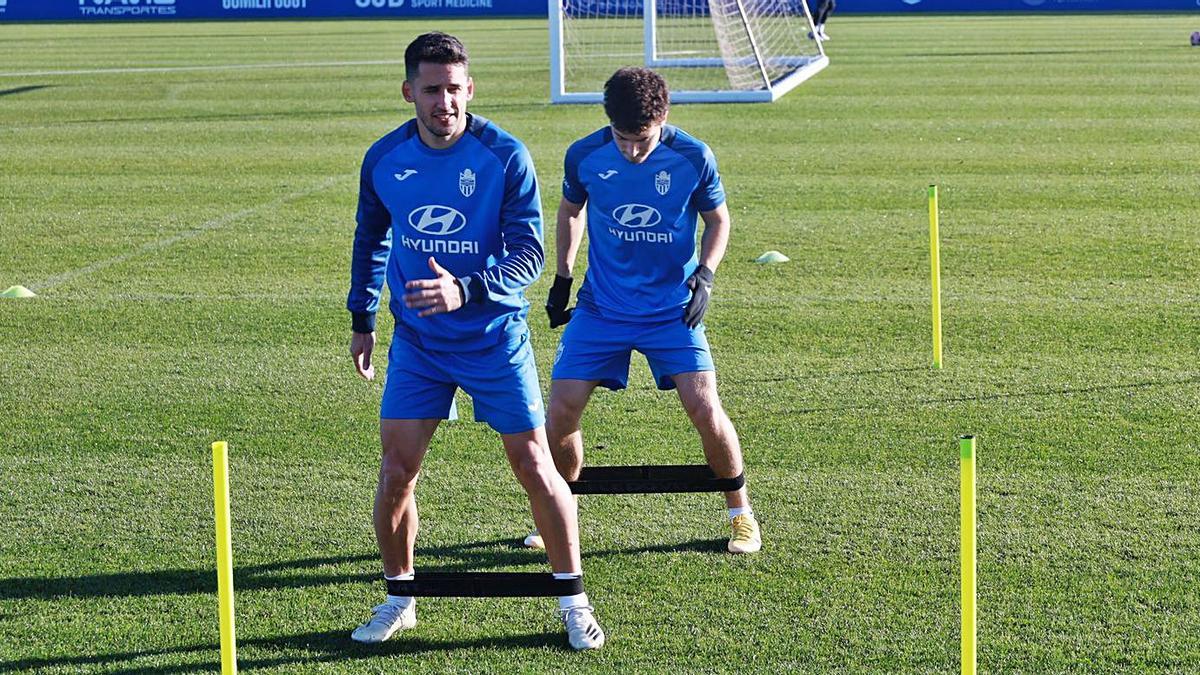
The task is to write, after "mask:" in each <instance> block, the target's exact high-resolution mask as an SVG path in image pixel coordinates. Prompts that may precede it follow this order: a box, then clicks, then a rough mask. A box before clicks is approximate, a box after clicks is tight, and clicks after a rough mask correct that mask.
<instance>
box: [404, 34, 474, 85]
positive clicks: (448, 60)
mask: <svg viewBox="0 0 1200 675" xmlns="http://www.w3.org/2000/svg"><path fill="white" fill-rule="evenodd" d="M422 62H425V63H440V64H443V65H448V64H458V63H461V64H462V65H463V66H466V65H467V63H468V60H467V48H466V47H464V46H463V43H462V42H460V41H459V39H458V38H456V37H454V36H453V35H447V34H446V33H438V32H434V33H425V34H424V35H418V36H417V39H415V40H413V41H412V42H410V43H409V44H408V48H407V49H405V50H404V79H406V80H408V81H409V82H411V81H413V80H415V79H416V78H417V69H418V68H420V66H421V63H422Z"/></svg>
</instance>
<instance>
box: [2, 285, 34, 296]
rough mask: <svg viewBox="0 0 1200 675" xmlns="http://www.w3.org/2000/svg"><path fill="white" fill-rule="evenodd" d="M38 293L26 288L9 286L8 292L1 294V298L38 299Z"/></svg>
mask: <svg viewBox="0 0 1200 675" xmlns="http://www.w3.org/2000/svg"><path fill="white" fill-rule="evenodd" d="M36 297H37V293H34V292H33V291H31V290H29V289H28V288H25V287H24V286H9V287H8V289H7V290H5V291H4V292H3V293H0V298H36Z"/></svg>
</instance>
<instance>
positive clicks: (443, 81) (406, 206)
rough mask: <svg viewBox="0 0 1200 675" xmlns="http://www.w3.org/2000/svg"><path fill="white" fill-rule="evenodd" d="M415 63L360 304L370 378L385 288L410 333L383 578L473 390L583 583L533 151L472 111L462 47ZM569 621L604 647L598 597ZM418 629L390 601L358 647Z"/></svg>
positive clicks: (371, 231) (358, 257) (383, 432)
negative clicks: (538, 359)
mask: <svg viewBox="0 0 1200 675" xmlns="http://www.w3.org/2000/svg"><path fill="white" fill-rule="evenodd" d="M404 64H405V80H404V84H403V93H404V100H405V101H408V102H409V103H412V104H413V106H414V108H415V112H416V119H412V120H409V121H408V122H407V123H405V124H404V125H403V126H401V127H399V128H398V129H396V130H394V131H392V132H391V133H389V134H387V135H386V136H384V137H383V138H381V139H379V141H377V142H376V143H375V144H374V145H372V146H371V148H370V150H368V151H367V154H366V157H365V158H364V160H363V165H362V172H361V176H360V187H359V198H358V216H357V220H358V227H357V229H356V230H355V234H354V249H353V256H352V262H351V271H350V277H351V280H350V293H349V296H348V298H347V302H346V306H347V309H349V310H350V313H351V317H352V321H351V325H352V331H353V332H352V336H351V339H350V354H351V357H352V358H353V359H354V364H355V368H356V369H357V370H358V373H359V375H361V376H362V377H364V378H366V379H372V377H373V376H374V367H373V366H372V365H371V353H372V351H373V350H374V347H375V314H376V312H377V311H378V309H379V302H380V294H381V292H382V288H383V283H384V279H385V277H386V279H387V284H388V287H389V288H390V289H391V292H392V296H391V300H390V303H389V309H390V310H391V312H392V314H393V316H394V317H395V332H394V333H393V335H392V342H391V347H390V349H389V351H388V372H387V379H386V381H385V383H384V392H383V401H382V404H381V411H380V437H381V441H382V445H383V456H382V460H381V463H380V464H381V465H380V470H379V484H378V488H377V489H376V493H375V507H374V523H375V537H376V540H377V542H378V544H379V552H380V555H381V557H382V558H383V571H384V577H385V579H389V580H400V579H411V578H412V575H413V573H414V568H413V548H414V544H415V541H416V536H417V526H418V516H417V503H416V499H415V496H414V488H415V487H416V483H417V477H418V474H419V472H420V469H421V460H422V459H423V458H424V456H425V453H426V452H427V451H428V450H429V442H430V439H431V438H432V437H433V433H434V431H435V430H436V429H437V427H438V423H439V422H440V421H441V420H443V419H447V418H449V417H450V416H451V415H452V407H453V404H454V392H455V390H456V389H457V388H458V387H461V388H462V389H463V390H464V391H465V392H466V393H467V394H469V395H470V396H471V398H472V399H473V400H474V404H475V405H474V408H475V418H476V420H477V421H483V422H486V423H487V424H488V425H489V426H491V427H492V428H493V429H495V430H496V431H497V432H499V434H500V437H501V439H502V441H503V445H504V451H505V453H506V454H507V457H508V461H509V464H510V465H511V466H512V469H513V472H514V473H515V474H516V476H517V479H518V480H519V481H520V483H521V486H522V487H523V488H524V489H525V492H526V493H527V494H528V496H529V503H530V505H531V507H532V510H533V518H534V521H535V522H536V523H537V526H538V528H539V530H540V531H541V532H542V533H543V536H544V537H545V544H546V550H547V555H548V557H549V560H550V566H551V569H552V570H553V572H554V575H555V577H556V578H560V579H565V578H573V577H579V576H580V575H581V574H582V566H581V564H580V556H579V531H578V525H577V520H576V506H575V501H574V500H573V499H572V497H571V492H570V488H568V487H567V484H566V482H565V481H564V480H563V478H562V476H560V475H559V474H558V472H557V471H555V467H554V462H553V459H552V457H551V455H550V452H549V448H548V446H547V441H546V433H545V429H544V421H545V416H544V413H543V409H542V395H541V389H540V387H539V385H538V377H537V369H536V368H535V366H534V361H533V351H532V348H531V347H530V344H529V326H528V324H527V322H526V318H525V317H526V315H527V313H528V311H529V303H528V302H527V301H526V300H525V296H524V289H525V287H527V286H528V285H529V284H531V283H533V281H534V280H536V279H537V278H538V275H540V274H541V271H542V267H543V266H544V263H545V254H544V251H543V248H542V217H541V202H540V198H539V196H538V186H537V178H536V176H535V174H534V169H533V161H532V159H531V158H530V156H529V152H528V151H527V150H526V149H525V147H524V145H522V144H521V142H520V141H518V140H517V139H515V138H513V137H512V136H511V135H509V134H508V133H507V132H505V131H504V130H503V129H500V128H499V127H497V126H496V125H495V124H493V123H492V122H490V121H488V120H486V119H484V118H482V117H479V116H478V115H471V114H469V113H468V112H467V110H466V106H467V102H468V101H470V100H471V99H472V97H473V96H474V89H475V85H474V82H473V81H472V80H471V77H470V76H469V75H468V72H467V67H468V59H467V52H466V49H465V48H464V47H463V45H462V43H461V42H459V40H458V39H457V38H454V37H452V36H450V35H446V34H444V33H427V34H425V35H421V36H419V37H418V38H416V39H415V40H413V42H412V43H411V44H410V45H409V46H408V48H407V49H406V50H405V53H404ZM559 612H560V618H561V619H562V621H563V624H564V626H565V627H566V630H567V635H568V640H569V642H570V644H571V646H572V647H573V648H575V649H596V648H598V647H600V646H601V645H603V644H604V633H603V631H601V629H600V626H599V624H597V622H596V619H595V617H594V612H593V609H592V607H591V606H590V605H589V604H588V598H587V594H586V593H580V594H578V595H571V596H564V597H560V598H559ZM416 620H417V619H416V600H415V598H412V597H408V596H395V595H388V596H387V599H386V600H385V601H384V603H383V604H380V605H379V606H377V607H375V608H374V609H373V610H372V616H371V618H370V619H368V620H367V621H366V622H365V623H363V624H362V625H361V626H359V627H358V628H356V629H355V630H354V632H353V633H352V634H351V637H352V638H353V639H354V640H356V641H359V642H371V643H373V642H382V641H384V640H387V639H388V638H389V637H391V636H392V634H394V633H395V632H396V631H398V630H401V629H406V628H411V627H413V626H414V625H416Z"/></svg>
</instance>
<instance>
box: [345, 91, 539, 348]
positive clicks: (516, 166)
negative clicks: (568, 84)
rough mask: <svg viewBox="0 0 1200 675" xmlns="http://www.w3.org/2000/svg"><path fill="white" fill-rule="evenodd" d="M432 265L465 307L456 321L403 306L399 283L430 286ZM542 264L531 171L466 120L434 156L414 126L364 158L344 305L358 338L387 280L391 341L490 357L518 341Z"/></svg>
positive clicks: (509, 141)
mask: <svg viewBox="0 0 1200 675" xmlns="http://www.w3.org/2000/svg"><path fill="white" fill-rule="evenodd" d="M389 253H390V254H389ZM431 256H432V257H434V258H436V259H437V262H438V264H439V265H441V266H442V267H444V268H446V270H448V271H449V272H450V273H451V274H453V275H454V276H456V277H458V278H459V279H460V281H462V283H463V286H464V289H465V290H466V293H467V296H468V298H467V303H466V304H465V305H463V306H462V307H461V308H460V309H458V310H456V311H453V312H449V313H446V314H434V315H432V316H427V317H424V318H421V317H418V316H417V314H418V313H419V312H420V311H421V310H420V309H409V308H407V307H405V306H404V297H403V296H404V294H405V292H406V291H405V288H404V284H405V283H406V282H408V281H409V280H414V279H432V278H434V274H433V272H432V271H431V270H430V269H429V263H428V260H429V258H430V257H431ZM544 265H545V251H544V249H543V248H542V212H541V199H540V197H539V196H538V185H537V177H536V176H535V174H534V170H533V160H532V159H531V158H530V156H529V152H528V151H527V150H526V149H525V146H524V145H522V144H521V142H520V141H518V140H517V139H516V138H514V137H513V136H511V135H510V134H508V133H507V132H506V131H504V130H503V129H501V128H499V127H497V126H496V125H495V124H492V123H491V122H490V121H488V120H486V119H484V118H482V117H479V116H477V115H469V114H468V115H467V132H466V133H465V134H463V136H462V137H461V138H460V139H459V140H458V141H457V142H456V143H455V144H454V145H452V146H450V147H449V148H447V149H445V150H435V149H433V148H430V147H428V146H426V145H425V144H424V143H423V142H422V141H421V139H420V136H419V135H418V133H417V121H416V120H415V119H414V120H409V121H408V122H407V123H406V124H404V125H403V126H401V127H400V128H398V129H396V130H395V131H393V132H391V133H389V134H388V135H386V136H384V137H383V138H381V139H379V140H378V141H377V142H376V143H375V144H374V145H372V146H371V149H370V150H368V151H367V154H366V157H365V158H364V159H363V164H362V173H361V175H360V184H359V194H358V228H357V229H356V230H355V233H354V250H353V256H352V260H351V264H350V294H349V296H348V297H347V299H346V308H347V309H349V310H350V313H351V315H352V317H353V328H354V330H355V331H357V332H360V333H363V332H370V331H372V330H374V328H375V313H376V312H377V311H378V310H379V298H380V294H381V292H382V290H383V281H384V276H385V271H386V277H387V284H388V288H389V289H391V301H390V302H389V305H388V306H389V308H390V309H391V311H392V314H393V316H395V318H396V335H397V336H398V337H400V338H403V339H406V340H408V341H410V342H412V343H414V344H416V345H418V346H421V347H424V348H427V349H434V350H440V351H473V350H477V349H484V348H487V347H491V346H494V345H496V344H498V343H500V342H501V341H502V340H504V339H505V338H513V337H516V336H518V335H519V334H522V333H524V332H525V330H526V323H525V316H526V314H528V312H529V303H528V302H527V301H526V300H525V294H524V289H525V287H526V286H528V285H529V284H531V283H533V282H534V281H535V280H536V279H537V278H538V276H539V275H541V273H542V267H543V266H544Z"/></svg>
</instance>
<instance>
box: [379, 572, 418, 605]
mask: <svg viewBox="0 0 1200 675" xmlns="http://www.w3.org/2000/svg"><path fill="white" fill-rule="evenodd" d="M383 578H384V579H386V580H388V581H412V580H413V578H414V577H413V573H412V572H409V573H408V574H397V575H396V576H394V577H389V576H388V575H386V574H385V575H383ZM413 600H414V598H413V596H411V595H392V594H390V593H389V594H388V596H387V601H386V602H387V604H389V605H395V606H396V607H407V606H409V605H411V604H412V602H413Z"/></svg>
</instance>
